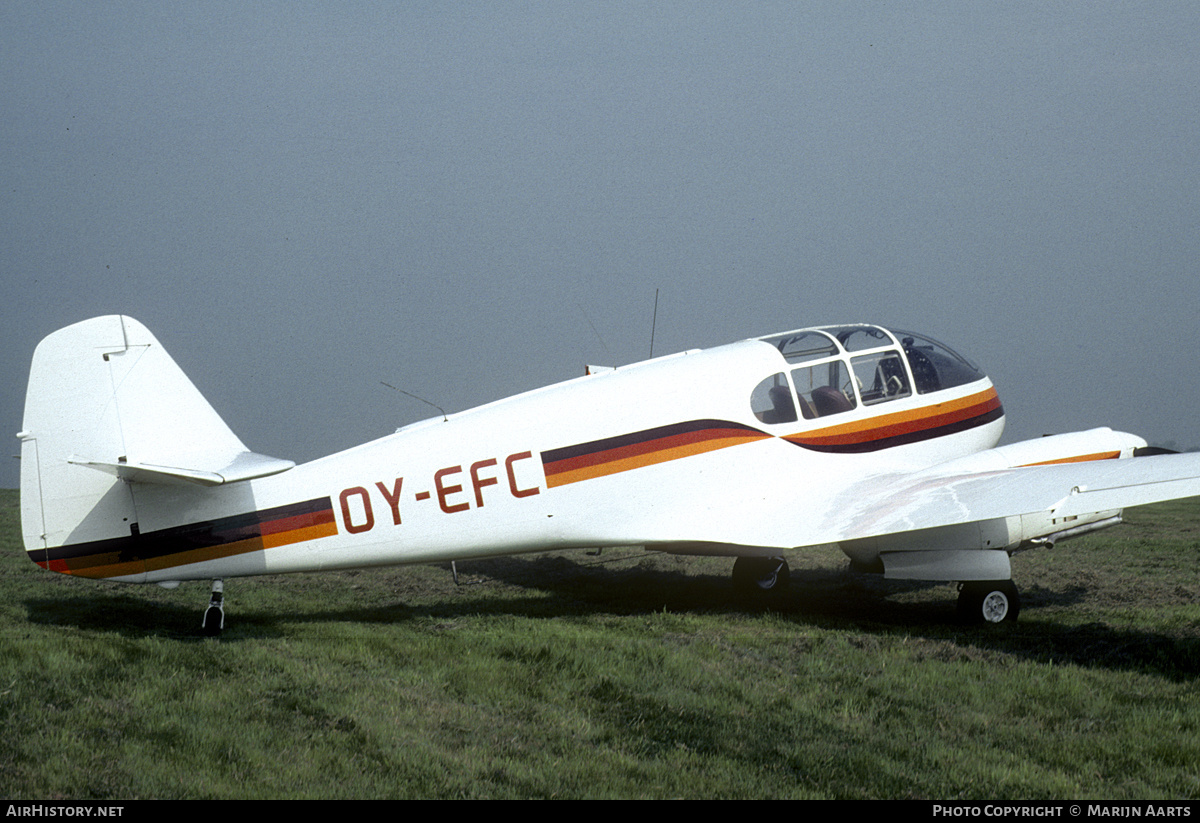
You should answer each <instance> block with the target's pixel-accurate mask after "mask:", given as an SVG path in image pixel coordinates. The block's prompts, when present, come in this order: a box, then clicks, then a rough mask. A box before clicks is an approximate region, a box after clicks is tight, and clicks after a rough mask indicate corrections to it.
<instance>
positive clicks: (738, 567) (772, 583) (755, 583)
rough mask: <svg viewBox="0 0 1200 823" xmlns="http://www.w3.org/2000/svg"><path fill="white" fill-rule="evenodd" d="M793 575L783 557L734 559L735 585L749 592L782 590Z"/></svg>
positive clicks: (739, 589) (741, 590)
mask: <svg viewBox="0 0 1200 823" xmlns="http://www.w3.org/2000/svg"><path fill="white" fill-rule="evenodd" d="M791 577H792V573H791V571H790V570H789V569H788V564H787V561H786V560H784V559H783V558H782V557H739V558H738V559H737V560H735V561H733V586H734V588H736V589H737V590H738V591H740V592H744V593H747V594H756V593H759V592H769V591H782V590H784V589H786V588H787V586H788V582H789V581H790V580H791Z"/></svg>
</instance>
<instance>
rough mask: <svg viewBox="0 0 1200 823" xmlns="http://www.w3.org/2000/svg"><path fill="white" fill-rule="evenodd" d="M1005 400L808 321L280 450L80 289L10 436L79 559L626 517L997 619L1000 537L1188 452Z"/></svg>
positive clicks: (926, 360) (490, 548) (154, 579)
mask: <svg viewBox="0 0 1200 823" xmlns="http://www.w3.org/2000/svg"><path fill="white" fill-rule="evenodd" d="M1003 428H1004V410H1003V408H1002V407H1001V405H1000V399H999V398H998V397H997V395H996V390H995V389H994V388H993V387H992V383H991V381H990V380H988V378H987V377H986V376H985V375H984V374H983V373H982V372H980V371H979V370H978V369H977V368H976V367H975V366H974V365H973V364H972V363H971V362H970V361H968V360H966V359H964V358H963V357H961V356H959V355H958V354H956V353H954V352H953V351H951V350H950V349H949V348H947V347H946V346H944V345H942V344H941V343H938V342H936V341H934V340H932V339H930V338H928V337H925V336H923V335H917V334H912V333H909V332H900V331H898V332H890V331H888V330H886V329H883V328H880V327H878V326H871V325H861V324H860V325H849V326H831V327H825V328H813V329H801V330H798V331H791V332H787V333H785V334H777V335H772V336H769V337H760V338H755V339H751V340H743V341H741V342H739V343H731V344H729V345H726V346H719V347H717V348H713V349H705V350H692V351H686V352H681V353H679V354H674V355H670V356H667V357H659V358H655V359H652V360H648V361H645V362H641V363H634V364H631V365H628V366H622V367H619V368H616V369H611V370H604V371H598V372H597V373H595V374H591V375H589V376H585V377H580V378H577V379H575V380H568V381H567V382H565V383H559V384H557V385H553V386H548V387H546V388H543V389H538V390H536V391H531V392H527V393H525V394H520V395H517V396H515V397H511V398H508V399H507V400H500V401H497V402H495V403H490V404H488V405H485V406H480V407H479V408H475V409H470V410H468V411H464V412H461V413H458V414H452V415H447V416H444V417H437V418H433V419H430V420H426V421H422V422H419V423H414V424H412V425H410V426H405V427H404V428H402V429H400V430H398V431H397V432H395V433H394V434H392V435H389V436H387V437H384V438H382V439H380V440H376V441H374V442H371V443H367V444H365V445H362V446H358V447H356V448H353V449H350V450H348V451H344V452H341V453H339V454H335V455H332V456H330V457H325V458H322V459H320V460H315V461H313V462H311V463H306V464H304V465H300V466H297V465H295V464H294V463H292V462H291V461H289V460H281V459H278V458H274V457H267V456H265V455H261V454H256V453H254V452H251V451H249V450H248V449H247V448H246V446H245V445H243V444H242V441H241V440H239V439H238V438H237V436H236V435H234V434H233V432H232V431H230V430H229V428H228V427H227V426H226V425H225V423H224V422H223V421H222V420H221V418H220V417H219V416H218V415H217V413H216V412H215V411H214V410H213V409H212V407H211V406H210V405H209V404H208V403H207V402H206V401H205V400H204V398H203V397H202V396H201V395H200V392H199V391H197V390H196V388H195V386H193V385H192V383H191V381H189V380H188V378H187V377H186V376H185V375H184V373H183V372H182V371H181V370H180V369H179V367H178V366H176V364H175V362H174V361H173V360H172V359H171V357H170V356H169V355H168V354H167V352H166V350H164V349H163V347H162V345H161V344H160V343H159V342H158V340H156V339H155V338H154V336H153V335H152V334H151V333H150V332H149V331H148V330H147V329H146V328H145V327H144V326H142V325H141V324H140V323H138V322H137V321H136V320H133V319H131V318H128V317H122V316H115V315H114V316H108V317H97V318H95V319H92V320H86V321H83V322H81V323H77V324H75V325H73V326H69V327H67V328H65V329H62V330H60V331H58V332H55V333H54V334H52V335H50V336H49V337H47V338H46V339H45V340H43V341H42V343H41V344H40V345H39V346H38V348H37V351H36V352H35V353H34V358H33V366H32V370H31V374H30V378H29V391H28V395H27V398H26V405H25V419H24V430H23V431H22V432H21V433H20V434H19V435H18V436H19V437H20V439H21V523H22V530H23V532H24V538H25V548H26V550H27V551H28V552H29V556H30V558H32V559H33V561H34V562H35V563H37V564H38V565H39V566H42V567H44V568H47V569H50V570H52V571H56V572H62V573H64V574H73V575H79V576H82V577H91V578H100V579H106V580H118V581H124V582H130V583H159V584H161V585H164V586H173V585H176V584H177V583H178V582H179V581H182V580H198V579H205V580H213V581H214V582H213V595H212V599H211V602H210V604H209V607H208V609H207V610H206V611H205V615H204V618H203V621H202V625H203V627H204V629H205V630H206V631H208V632H210V633H216V632H218V631H220V629H221V628H222V626H223V624H224V611H223V606H222V579H223V578H227V577H239V576H243V575H255V574H275V573H280V572H309V571H323V570H326V569H349V568H356V567H366V566H383V565H389V564H400V563H428V562H432V561H447V560H449V561H455V560H462V559H465V558H479V557H487V556H493V555H503V554H514V553H519V552H534V551H546V550H551V549H568V548H584V547H590V548H594V547H604V546H618V545H621V546H624V545H631V544H632V545H644V546H645V547H647V548H649V549H655V550H658V551H664V552H673V553H678V554H705V555H725V556H730V557H735V558H737V559H736V561H735V562H734V566H733V580H734V583H735V584H736V585H738V586H739V587H744V588H746V589H749V590H756V589H762V590H767V589H772V588H776V587H779V586H781V585H782V584H785V583H786V582H787V578H788V567H787V563H786V562H785V560H784V558H783V555H784V554H785V553H786V552H788V551H795V550H800V549H803V548H805V547H809V546H816V545H824V544H837V545H838V546H839V547H840V548H841V549H842V551H844V552H845V553H846V555H848V556H849V557H850V559H851V561H852V565H853V566H854V567H855V568H858V569H861V570H866V571H875V572H882V573H883V574H884V576H885V577H890V578H901V579H916V580H937V581H957V582H960V583H961V584H962V585H961V590H960V591H961V593H960V596H959V609H960V613H961V614H962V615H963V616H964V617H966V618H967V619H970V620H977V621H987V622H1000V621H1003V620H1011V619H1014V618H1015V617H1016V615H1017V611H1018V609H1019V602H1018V597H1017V590H1016V588H1015V587H1014V586H1013V583H1012V580H1011V577H1012V575H1011V571H1010V566H1009V556H1010V555H1012V554H1013V553H1015V552H1017V551H1020V550H1022V549H1026V548H1031V547H1033V546H1049V545H1052V544H1053V543H1055V542H1056V541H1058V540H1062V539H1065V538H1068V537H1073V536H1075V535H1079V534H1083V533H1086V532H1089V531H1093V530H1095V529H1100V528H1103V527H1105V526H1110V525H1113V524H1115V523H1117V522H1119V521H1120V515H1121V511H1120V510H1121V509H1122V508H1123V507H1125V506H1134V505H1139V504H1143V503H1152V502H1155V501H1159V500H1167V499H1172V498H1177V497H1189V496H1193V495H1200V454H1155V455H1154V456H1145V455H1147V454H1148V453H1149V452H1159V451H1161V450H1155V449H1147V448H1146V442H1145V441H1144V440H1142V439H1141V438H1139V437H1135V436H1133V435H1130V434H1123V433H1120V432H1114V431H1112V430H1110V429H1093V430H1091V431H1084V432H1076V433H1073V434H1060V435H1055V436H1052V437H1043V438H1041V439H1038V440H1029V441H1025V442H1022V443H1014V444H1012V445H1008V446H1003V447H1000V448H996V447H995V446H996V443H997V441H998V440H999V439H1000V433H1001V431H1002V429H1003Z"/></svg>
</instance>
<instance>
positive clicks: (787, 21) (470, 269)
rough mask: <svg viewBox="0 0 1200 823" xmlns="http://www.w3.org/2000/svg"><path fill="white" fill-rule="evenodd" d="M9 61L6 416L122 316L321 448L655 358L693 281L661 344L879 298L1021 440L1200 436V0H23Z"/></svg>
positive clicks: (202, 374) (812, 316)
mask: <svg viewBox="0 0 1200 823" xmlns="http://www.w3.org/2000/svg"><path fill="white" fill-rule="evenodd" d="M0 60H2V61H3V62H2V65H3V81H4V82H3V84H2V85H0V112H2V113H3V116H2V117H0V140H2V147H0V148H2V150H0V181H2V182H3V186H4V189H3V191H4V196H3V199H2V200H0V207H2V209H3V213H2V220H0V232H2V234H0V240H2V246H3V254H2V255H0V278H2V281H3V285H4V292H5V296H6V298H7V299H6V301H5V302H6V305H7V309H5V322H4V323H3V325H2V327H0V329H2V330H0V341H2V342H3V346H4V351H5V352H6V355H7V356H6V357H5V358H4V361H3V365H2V367H0V368H3V382H2V383H0V385H2V386H4V387H5V388H3V389H0V418H2V419H3V420H4V421H7V422H6V423H5V425H6V426H7V432H8V434H7V435H4V436H9V437H11V436H12V435H13V434H14V433H15V432H17V431H18V430H19V429H20V426H21V414H22V406H23V402H24V392H25V382H26V379H27V376H28V368H29V360H30V357H31V355H32V353H33V349H34V347H35V346H36V344H37V342H38V341H39V340H40V339H41V338H42V337H43V336H45V335H46V334H48V333H50V332H51V331H53V330H55V329H57V328H59V327H62V326H65V325H67V324H70V323H73V322H76V321H78V320H82V319H84V318H87V317H91V316H94V315H99V314H110V313H125V314H130V315H132V316H134V317H136V318H138V319H139V320H141V321H142V322H143V323H145V324H146V325H147V326H149V327H150V328H151V330H152V331H154V333H155V334H156V335H157V336H158V337H159V339H160V340H161V341H162V342H163V344H164V345H165V346H166V347H167V349H168V351H170V352H171V353H172V354H173V355H174V357H175V359H176V360H177V361H178V362H179V363H180V365H181V366H182V367H183V368H184V370H185V371H187V373H188V374H189V376H191V378H192V380H193V381H194V382H195V383H196V384H197V386H198V387H199V388H200V390H201V391H202V392H204V393H205V394H206V395H207V396H208V398H209V399H210V401H211V402H212V403H213V405H214V406H215V407H216V408H217V410H218V411H219V412H221V414H222V415H223V416H224V417H225V419H226V421H227V422H228V423H229V424H230V426H231V427H232V428H233V430H234V431H235V432H237V434H238V435H239V436H240V437H241V438H242V439H243V440H244V441H245V442H246V443H247V445H249V446H250V447H251V448H252V449H255V450H257V451H260V452H264V453H268V454H272V455H275V456H278V457H286V458H291V459H295V460H297V461H304V460H308V459H311V458H314V457H318V456H320V455H322V454H326V453H329V452H332V451H336V450H339V449H342V448H345V447H349V446H351V445H355V444H357V443H359V442H362V441H365V440H368V439H371V438H373V437H377V436H381V435H384V434H387V433H389V432H391V431H392V430H393V429H394V428H395V427H396V426H398V425H402V424H404V423H407V422H411V421H413V420H417V419H421V418H424V417H428V416H429V415H430V414H431V413H432V410H431V409H429V408H428V407H427V406H424V405H422V404H421V403H419V402H417V401H415V400H411V399H409V398H407V397H405V396H403V395H400V394H397V393H395V392H393V391H391V390H389V389H387V388H385V387H383V386H381V385H380V381H387V382H388V383H392V384H393V385H396V386H399V387H400V388H403V389H405V390H407V391H411V392H414V393H417V394H420V395H422V396H424V397H427V398H429V399H430V400H431V401H433V402H436V403H437V404H439V405H441V406H443V407H445V408H446V409H447V410H449V411H456V410H461V409H464V408H468V407H470V406H474V405H478V404H480V403H483V402H487V401H490V400H494V399H497V398H499V397H503V396H506V395H509V394H513V393H515V392H517V391H521V390H525V389H529V388H533V387H536V386H539V385H544V384H547V383H552V382H556V381H559V380H563V379H567V378H570V377H574V376H576V375H578V374H580V373H582V368H583V365H584V363H585V362H592V363H604V364H614V365H616V364H622V363H628V362H632V361H634V360H638V359H643V358H644V357H645V356H646V355H647V353H648V350H649V342H650V321H651V315H652V311H653V305H654V293H655V289H659V290H660V294H659V309H658V327H657V333H656V339H655V353H656V354H665V353H668V352H670V351H677V350H681V349H686V348H693V347H706V346H712V345H718V344H721V343H725V342H729V341H732V340H737V339H741V338H745V337H750V336H755V335H762V334H768V333H771V332H775V331H783V330H786V329H790V328H796V327H800V326H807V325H820V324H830V323H844V322H858V321H867V322H878V323H882V324H884V325H893V326H898V327H901V328H905V329H910V330H913V331H920V332H924V333H927V334H929V335H931V336H933V337H935V338H939V339H941V340H943V341H944V342H946V343H948V344H950V345H951V346H953V347H955V348H958V349H960V350H961V351H963V352H964V353H965V354H967V355H969V356H970V357H972V358H973V359H975V360H976V361H978V362H979V363H980V365H981V366H982V367H983V368H984V370H985V371H987V372H988V373H989V374H990V375H991V377H992V378H993V380H994V381H995V382H996V384H997V386H998V388H999V391H1000V396H1001V399H1002V401H1003V402H1004V406H1005V409H1006V411H1007V413H1008V433H1007V434H1006V438H1005V439H1006V440H1008V441H1011V440H1015V439H1023V438H1027V437H1035V436H1038V435H1040V434H1042V433H1043V432H1058V431H1072V430H1077V429H1081V428H1087V427H1091V426H1096V425H1112V426H1113V427H1114V428H1120V429H1124V430H1128V431H1133V432H1136V433H1139V434H1142V435H1143V436H1145V437H1147V438H1148V439H1150V440H1151V441H1152V442H1166V441H1174V442H1175V443H1176V444H1177V445H1178V446H1183V447H1191V446H1196V445H1200V431H1198V430H1197V429H1198V425H1197V414H1196V408H1197V406H1198V404H1200V363H1198V362H1197V346H1196V343H1195V339H1196V334H1197V312H1196V308H1197V303H1198V301H1197V298H1198V297H1200V283H1198V281H1197V278H1196V270H1197V265H1198V264H1197V261H1198V260H1200V4H1197V3H1193V2H1187V3H1103V2H1101V3H1073V4H1065V3H1052V4H1046V3H1040V2H1039V3H1004V4H1000V3H964V2H953V3H945V4H938V3H920V4H916V3H912V4H909V3H888V4H884V3H861V4H856V3H841V2H839V3H828V4H821V3H764V2H755V3H736V2H721V3H690V2H689V3H669V2H653V3H640V2H639V3H624V2H598V3H585V2H570V3H415V2H414V3H396V4H392V3H378V4H376V3H371V4H366V3H363V4H356V3H292V2H288V3H274V4H272V3H253V4H242V3H205V2H186V3H183V2H181V3H168V2H148V3H130V2H106V3H86V2H79V3H61V2H38V3H16V2H11V3H3V4H0ZM17 450H18V444H17V441H16V439H15V438H12V439H11V440H10V446H9V452H8V453H9V454H15V453H16V452H17ZM4 465H5V468H4V470H3V471H4V473H3V474H0V486H6V487H13V486H15V485H16V484H17V461H15V460H7V461H6V464H4Z"/></svg>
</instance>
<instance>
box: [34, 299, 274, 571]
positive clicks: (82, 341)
mask: <svg viewBox="0 0 1200 823" xmlns="http://www.w3.org/2000/svg"><path fill="white" fill-rule="evenodd" d="M18 437H20V438H21V527H22V532H23V534H24V539H25V549H26V550H27V551H28V552H30V553H31V556H32V557H33V559H34V560H35V561H38V562H39V563H41V564H42V565H49V554H48V553H46V550H49V549H52V548H56V547H59V546H64V545H71V544H76V543H92V542H94V541H100V540H111V539H115V538H128V537H129V536H130V535H131V534H132V535H136V534H137V533H138V525H137V523H138V518H137V512H136V506H135V500H134V494H133V492H132V490H131V488H130V484H137V483H153V484H185V485H189V486H192V487H193V488H195V487H196V486H220V485H224V484H227V483H236V482H239V481H242V480H250V479H253V478H256V477H265V476H267V475H271V474H277V473H278V472H281V471H285V470H287V469H290V468H291V467H292V466H293V465H294V464H293V463H292V462H291V461H290V460H280V459H277V458H273V457H267V456H265V455H260V454H254V453H253V452H251V451H249V450H248V449H247V448H246V446H245V445H244V444H243V443H242V441H241V440H239V439H238V437H237V435H235V434H234V433H233V432H232V431H230V429H229V427H228V426H227V425H225V422H224V421H223V420H222V419H221V418H220V416H219V415H218V414H217V413H216V411H214V410H213V408H212V406H210V405H209V404H208V401H206V400H205V399H204V397H203V396H202V395H201V394H200V392H199V391H198V390H197V389H196V387H195V386H194V385H192V382H191V381H190V380H189V379H188V378H187V376H186V375H185V374H184V373H183V371H182V370H180V368H179V366H177V365H176V364H175V361H174V360H172V359H171V356H170V355H169V354H167V352H166V350H165V349H163V347H162V345H161V344H160V343H159V342H158V340H156V339H155V337H154V335H152V334H151V333H150V331H149V330H148V329H147V328H146V327H145V326H143V325H142V324H141V323H139V322H137V321H136V320H134V319H132V318H130V317H124V316H120V315H109V316H107V317H96V318H93V319H91V320H85V321H83V322H81V323H76V324H75V325H73V326H68V327H67V328H65V329H60V330H59V331H57V332H55V333H53V334H51V335H50V336H49V337H47V338H46V339H45V340H43V341H42V342H41V343H40V344H39V345H38V347H37V350H36V351H35V352H34V354H33V365H32V367H31V369H30V374H29V388H28V391H27V393H26V396H25V419H24V422H23V430H22V431H21V433H20V434H19V435H18ZM42 558H45V560H46V562H42Z"/></svg>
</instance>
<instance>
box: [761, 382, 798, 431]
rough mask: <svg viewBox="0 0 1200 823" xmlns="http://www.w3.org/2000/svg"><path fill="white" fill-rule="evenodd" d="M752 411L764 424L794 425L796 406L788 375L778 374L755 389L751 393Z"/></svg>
mask: <svg viewBox="0 0 1200 823" xmlns="http://www.w3.org/2000/svg"><path fill="white" fill-rule="evenodd" d="M750 410H751V411H753V412H754V416H755V417H757V418H758V419H759V420H760V421H761V422H763V423H794V422H795V421H796V404H795V403H793V402H792V389H791V387H790V386H788V382H787V375H785V374H784V373H783V372H778V373H777V374H773V375H771V376H770V377H768V378H767V379H766V380H764V381H762V382H761V383H759V384H758V385H757V386H755V387H754V391H752V392H751V393H750Z"/></svg>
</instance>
